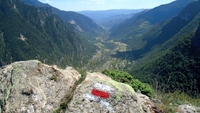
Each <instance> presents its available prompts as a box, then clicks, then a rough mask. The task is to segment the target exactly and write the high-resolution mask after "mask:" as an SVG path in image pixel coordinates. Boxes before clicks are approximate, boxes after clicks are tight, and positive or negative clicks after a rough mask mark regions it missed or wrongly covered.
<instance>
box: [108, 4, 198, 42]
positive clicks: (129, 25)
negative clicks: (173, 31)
mask: <svg viewBox="0 0 200 113" xmlns="http://www.w3.org/2000/svg"><path fill="white" fill-rule="evenodd" d="M193 1H195V0H184V1H183V0H177V1H174V2H172V3H169V4H166V5H161V6H158V7H156V8H153V9H151V10H145V11H143V12H142V13H140V14H137V15H135V16H133V17H132V18H131V19H129V20H127V21H125V22H124V23H121V24H120V25H118V26H116V27H114V28H112V29H111V30H110V32H111V34H110V37H111V38H114V39H128V38H137V37H138V36H139V35H141V34H143V33H144V32H146V31H147V30H148V29H149V28H151V27H152V25H155V24H156V23H158V22H161V21H164V20H167V19H170V18H173V17H174V16H176V15H177V14H178V13H179V12H180V11H181V10H182V9H183V8H184V7H185V6H186V5H187V4H189V3H191V2H193ZM128 42H129V41H128Z"/></svg>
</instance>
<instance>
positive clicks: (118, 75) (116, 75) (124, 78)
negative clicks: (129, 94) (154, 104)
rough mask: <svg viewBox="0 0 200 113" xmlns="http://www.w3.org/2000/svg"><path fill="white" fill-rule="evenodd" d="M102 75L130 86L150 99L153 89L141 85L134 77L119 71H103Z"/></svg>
mask: <svg viewBox="0 0 200 113" xmlns="http://www.w3.org/2000/svg"><path fill="white" fill-rule="evenodd" d="M102 73H103V74H105V75H107V76H109V77H111V78H112V79H113V80H116V81H118V82H122V83H125V84H128V85H130V86H131V87H132V88H133V89H134V90H136V91H137V90H139V91H141V93H143V94H145V95H148V96H150V97H151V96H152V95H153V93H154V91H153V89H152V88H151V86H150V85H149V84H146V83H142V82H140V81H139V80H138V79H134V77H133V76H131V75H130V74H129V73H127V72H123V71H119V70H115V71H108V70H104V71H103V72H102Z"/></svg>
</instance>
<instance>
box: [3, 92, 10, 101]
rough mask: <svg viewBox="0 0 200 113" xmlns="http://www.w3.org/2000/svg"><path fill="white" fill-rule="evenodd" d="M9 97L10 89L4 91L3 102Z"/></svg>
mask: <svg viewBox="0 0 200 113" xmlns="http://www.w3.org/2000/svg"><path fill="white" fill-rule="evenodd" d="M9 96H10V89H9V90H7V91H6V94H5V98H4V100H5V101H7V100H8V98H9Z"/></svg>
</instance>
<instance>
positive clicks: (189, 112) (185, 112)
mask: <svg viewBox="0 0 200 113" xmlns="http://www.w3.org/2000/svg"><path fill="white" fill-rule="evenodd" d="M199 111H200V108H199V107H195V106H192V105H180V106H179V107H178V112H177V113H200V112H199Z"/></svg>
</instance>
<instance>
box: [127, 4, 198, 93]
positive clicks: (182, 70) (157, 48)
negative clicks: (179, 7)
mask: <svg viewBox="0 0 200 113" xmlns="http://www.w3.org/2000/svg"><path fill="white" fill-rule="evenodd" d="M199 6H200V1H196V2H193V3H191V4H189V5H188V6H186V7H185V8H184V9H183V11H182V12H181V13H180V14H179V15H177V16H176V17H174V18H173V19H171V20H169V21H167V22H166V24H165V25H164V26H162V27H160V30H157V31H156V30H154V31H155V32H153V33H152V34H153V35H148V36H149V37H151V38H150V40H151V41H148V38H149V37H148V38H146V40H147V41H146V42H147V44H146V45H147V46H145V48H146V50H145V48H144V49H142V50H141V51H142V52H141V51H140V50H138V52H141V53H142V54H143V55H144V56H140V58H141V59H140V60H138V63H140V64H138V66H139V67H137V68H134V67H135V66H133V68H130V66H127V67H128V68H129V69H128V70H129V71H130V73H131V74H132V75H134V76H135V77H136V78H139V79H140V80H142V81H143V82H148V83H150V84H152V85H154V87H157V88H158V89H160V90H165V91H175V90H181V91H183V92H186V93H188V94H190V95H193V96H197V95H198V94H199V90H200V84H199V83H200V72H199V69H200V67H199V65H200V62H199V60H200V49H199V45H200V41H199V38H200V35H199V33H200V24H199V21H200V8H199ZM154 29H155V28H154ZM152 31H153V29H152V30H151V31H150V32H152ZM150 32H148V33H150ZM161 34H163V35H161ZM148 45H151V46H148ZM144 50H145V51H144ZM142 54H140V55H142ZM133 56H134V55H133Z"/></svg>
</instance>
